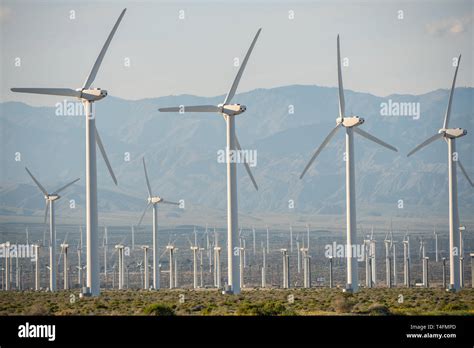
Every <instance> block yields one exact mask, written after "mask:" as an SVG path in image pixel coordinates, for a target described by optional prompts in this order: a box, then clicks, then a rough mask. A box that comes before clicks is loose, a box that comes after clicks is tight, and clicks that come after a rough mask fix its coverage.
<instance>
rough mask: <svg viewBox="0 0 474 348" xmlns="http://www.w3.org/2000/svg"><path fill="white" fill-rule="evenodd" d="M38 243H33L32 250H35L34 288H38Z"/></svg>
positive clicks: (37, 289)
mask: <svg viewBox="0 0 474 348" xmlns="http://www.w3.org/2000/svg"><path fill="white" fill-rule="evenodd" d="M39 249H40V246H39V244H33V250H34V251H35V290H36V291H39V289H40V287H41V286H40V267H39Z"/></svg>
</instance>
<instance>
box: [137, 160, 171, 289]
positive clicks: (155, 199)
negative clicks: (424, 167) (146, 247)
mask: <svg viewBox="0 0 474 348" xmlns="http://www.w3.org/2000/svg"><path fill="white" fill-rule="evenodd" d="M142 161H143V171H144V172H145V179H146V187H147V190H148V204H147V205H146V207H145V210H144V211H143V214H142V216H141V217H140V221H139V222H138V226H140V224H141V223H142V220H143V218H144V217H145V214H146V212H147V211H148V208H149V207H150V205H151V206H153V289H155V290H158V289H159V288H160V270H159V269H158V260H159V257H158V206H157V205H158V204H173V205H179V203H175V202H170V201H165V200H164V199H163V198H161V197H160V196H153V193H152V192H151V185H150V180H149V179H148V173H147V170H146V164H145V157H143V158H142Z"/></svg>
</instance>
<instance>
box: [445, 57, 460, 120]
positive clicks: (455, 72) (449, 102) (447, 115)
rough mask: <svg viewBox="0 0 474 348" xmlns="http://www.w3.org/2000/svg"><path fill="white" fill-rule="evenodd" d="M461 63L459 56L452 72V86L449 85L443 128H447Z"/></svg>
mask: <svg viewBox="0 0 474 348" xmlns="http://www.w3.org/2000/svg"><path fill="white" fill-rule="evenodd" d="M460 63H461V55H459V58H458V65H457V66H456V70H455V71H454V78H453V84H452V85H451V91H450V92H449V100H448V107H447V108H446V114H445V116H444V123H443V128H444V129H446V128H448V123H449V117H450V116H451V103H452V102H453V94H454V87H455V86H456V77H457V75H458V69H459V64H460Z"/></svg>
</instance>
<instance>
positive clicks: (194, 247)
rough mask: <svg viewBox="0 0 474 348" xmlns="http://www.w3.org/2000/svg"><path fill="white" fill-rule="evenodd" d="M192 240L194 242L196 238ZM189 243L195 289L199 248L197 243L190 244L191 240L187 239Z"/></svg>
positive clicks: (196, 286)
mask: <svg viewBox="0 0 474 348" xmlns="http://www.w3.org/2000/svg"><path fill="white" fill-rule="evenodd" d="M195 236H196V234H195ZM194 241H195V243H196V238H194ZM189 244H190V249H191V251H192V252H193V288H194V289H197V288H198V275H197V252H198V250H199V246H198V245H197V244H194V245H193V244H192V243H191V241H189ZM214 257H215V256H214Z"/></svg>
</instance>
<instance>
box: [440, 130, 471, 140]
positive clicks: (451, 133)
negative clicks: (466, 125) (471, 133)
mask: <svg viewBox="0 0 474 348" xmlns="http://www.w3.org/2000/svg"><path fill="white" fill-rule="evenodd" d="M438 133H439V134H443V135H444V136H445V137H446V138H451V139H455V138H460V137H462V136H465V135H466V134H467V130H465V129H462V128H442V129H440V130H439V131H438Z"/></svg>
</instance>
